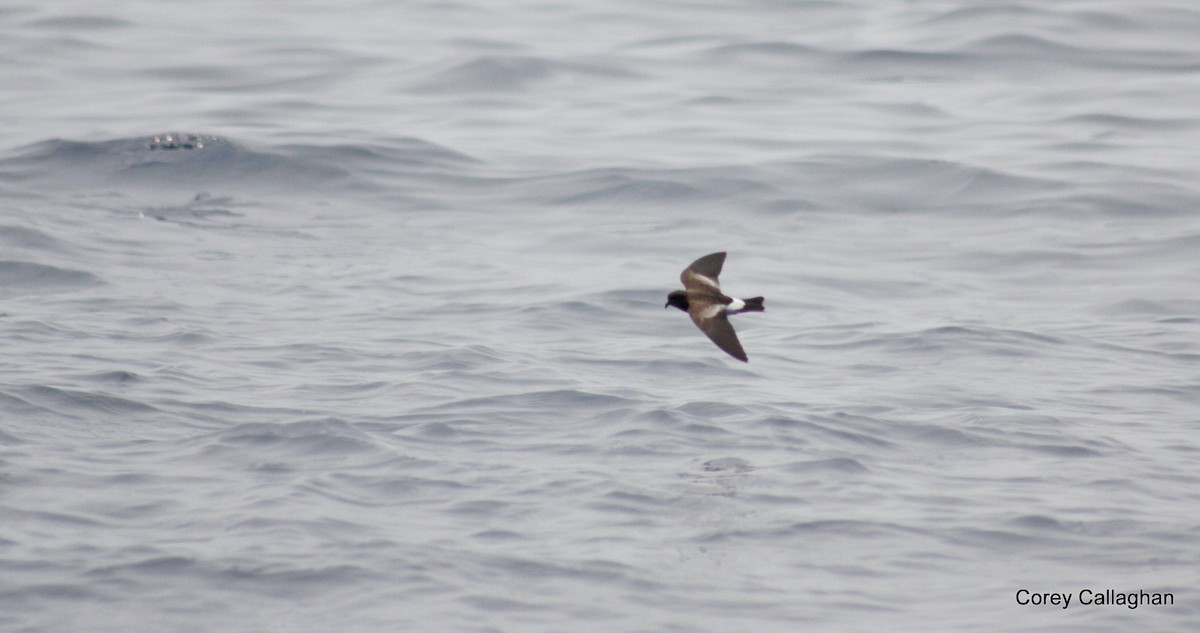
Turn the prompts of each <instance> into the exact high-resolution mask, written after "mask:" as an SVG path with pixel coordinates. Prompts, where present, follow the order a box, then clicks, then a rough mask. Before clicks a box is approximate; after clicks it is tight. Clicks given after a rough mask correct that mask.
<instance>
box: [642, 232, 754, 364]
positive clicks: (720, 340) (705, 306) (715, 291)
mask: <svg viewBox="0 0 1200 633" xmlns="http://www.w3.org/2000/svg"><path fill="white" fill-rule="evenodd" d="M724 265H725V253H713V254H712V255H705V256H704V257H701V258H700V259H697V260H696V261H694V262H692V265H691V266H688V267H687V268H685V269H684V270H683V273H682V274H681V275H679V279H680V280H681V281H683V287H684V288H686V290H676V291H675V292H672V293H671V294H669V295H667V305H665V306H663V308H667V307H668V306H675V307H676V308H679V309H680V310H683V311H684V312H687V313H688V316H690V317H692V322H693V323H695V324H696V327H698V328H700V331H701V332H704V334H705V335H707V336H708V338H710V339H712V342H714V343H716V344H717V347H719V348H721V349H723V350H725V352H726V353H727V354H729V355H730V356H732V357H734V358H736V359H738V360H740V361H742V362H743V363H747V362H750V361H749V359H747V358H746V352H744V351H742V344H741V343H739V342H738V337H737V332H734V331H733V326H732V325H730V324H729V315H731V314H737V313H739V312H762V311H763V298H762V297H754V298H753V299H734V298H733V297H727V296H725V295H724V294H722V293H721V284H720V282H718V281H717V276H718V275H720V274H721V267H722V266H724Z"/></svg>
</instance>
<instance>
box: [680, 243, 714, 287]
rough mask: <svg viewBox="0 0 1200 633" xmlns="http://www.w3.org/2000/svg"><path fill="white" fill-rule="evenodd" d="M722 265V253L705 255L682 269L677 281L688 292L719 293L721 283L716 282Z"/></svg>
mask: <svg viewBox="0 0 1200 633" xmlns="http://www.w3.org/2000/svg"><path fill="white" fill-rule="evenodd" d="M724 265H725V253H724V252H720V253H712V254H710V255H705V256H704V257H701V258H700V259H697V260H696V261H694V262H692V263H691V265H690V266H688V267H687V268H685V269H683V272H682V273H681V274H680V275H679V280H680V281H682V282H683V287H684V288H686V289H687V290H690V291H701V292H707V291H714V290H715V291H720V289H721V282H720V281H718V280H717V277H719V276H720V275H721V268H722V267H723V266H724Z"/></svg>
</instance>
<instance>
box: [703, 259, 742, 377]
mask: <svg viewBox="0 0 1200 633" xmlns="http://www.w3.org/2000/svg"><path fill="white" fill-rule="evenodd" d="M717 254H718V255H721V256H722V258H723V257H724V256H725V254H724V253H717ZM717 267H718V270H719V269H720V264H719V263H718V265H717ZM688 316H690V317H692V322H693V323H695V324H696V327H698V328H700V331H701V332H704V334H705V335H707V336H708V338H709V339H711V340H712V342H714V343H716V344H717V347H719V348H721V349H722V350H725V353H726V354H729V355H730V356H732V357H734V358H736V359H738V360H740V361H742V362H743V363H747V362H750V359H749V358H747V357H746V352H745V351H744V350H742V343H741V341H739V340H738V337H737V332H735V331H733V325H732V324H730V323H729V317H728V316H726V315H725V306H723V305H721V304H719V303H713V302H709V301H693V302H692V303H691V305H690V306H689V307H688Z"/></svg>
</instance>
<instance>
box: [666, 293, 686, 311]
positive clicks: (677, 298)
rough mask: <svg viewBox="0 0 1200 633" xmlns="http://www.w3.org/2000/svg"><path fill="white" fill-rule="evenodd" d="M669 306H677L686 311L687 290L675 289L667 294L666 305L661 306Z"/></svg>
mask: <svg viewBox="0 0 1200 633" xmlns="http://www.w3.org/2000/svg"><path fill="white" fill-rule="evenodd" d="M670 306H675V307H676V308H679V309H680V310H683V311H684V312H687V309H688V299H687V292H686V291H684V290H676V291H675V292H672V293H671V294H669V295H667V305H665V306H663V308H668V307H670Z"/></svg>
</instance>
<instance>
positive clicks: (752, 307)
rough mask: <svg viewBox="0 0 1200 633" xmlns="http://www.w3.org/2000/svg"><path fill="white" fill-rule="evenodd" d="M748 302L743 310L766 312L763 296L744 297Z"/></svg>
mask: <svg viewBox="0 0 1200 633" xmlns="http://www.w3.org/2000/svg"><path fill="white" fill-rule="evenodd" d="M743 301H745V302H746V307H744V308H742V312H764V311H766V308H764V307H763V298H762V297H754V298H753V299H743Z"/></svg>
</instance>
